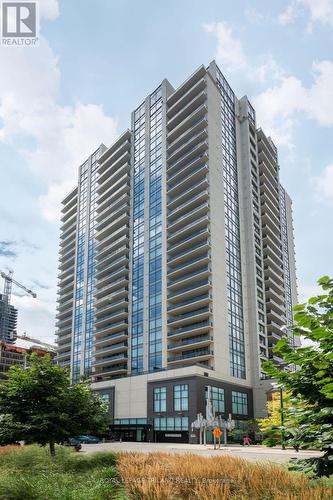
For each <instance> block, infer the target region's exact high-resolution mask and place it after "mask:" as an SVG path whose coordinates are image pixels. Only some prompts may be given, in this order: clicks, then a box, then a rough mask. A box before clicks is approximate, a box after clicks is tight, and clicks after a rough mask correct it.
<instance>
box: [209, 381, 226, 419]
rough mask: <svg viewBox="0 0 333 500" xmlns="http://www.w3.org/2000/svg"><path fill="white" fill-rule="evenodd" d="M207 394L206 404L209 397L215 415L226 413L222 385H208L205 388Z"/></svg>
mask: <svg viewBox="0 0 333 500" xmlns="http://www.w3.org/2000/svg"><path fill="white" fill-rule="evenodd" d="M205 395H206V404H207V401H208V399H210V401H211V403H212V408H213V411H214V413H215V415H218V414H219V413H224V411H225V403H224V389H221V388H220V387H212V386H210V385H207V386H206V388H205Z"/></svg>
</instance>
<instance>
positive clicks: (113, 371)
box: [93, 364, 127, 382]
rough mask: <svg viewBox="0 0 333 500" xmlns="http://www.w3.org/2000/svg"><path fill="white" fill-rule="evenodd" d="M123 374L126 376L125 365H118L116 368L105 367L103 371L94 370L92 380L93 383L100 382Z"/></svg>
mask: <svg viewBox="0 0 333 500" xmlns="http://www.w3.org/2000/svg"><path fill="white" fill-rule="evenodd" d="M125 374H127V365H124V364H119V365H117V366H113V367H107V368H104V369H97V370H96V369H95V370H94V372H93V380H94V381H95V382H98V381H100V380H110V379H112V378H116V377H118V376H121V375H125Z"/></svg>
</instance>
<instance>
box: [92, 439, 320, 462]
mask: <svg viewBox="0 0 333 500" xmlns="http://www.w3.org/2000/svg"><path fill="white" fill-rule="evenodd" d="M97 451H131V452H140V453H152V452H155V451H160V452H164V453H195V454H198V455H201V456H204V457H209V456H221V455H225V456H229V457H230V456H231V457H239V458H245V459H247V460H253V461H257V462H263V461H264V462H279V463H284V462H288V460H290V459H291V458H293V457H294V458H307V457H314V456H319V455H320V454H321V453H320V452H318V451H309V450H307V451H305V450H304V451H303V450H301V451H299V452H298V453H296V452H295V451H294V450H293V449H287V450H281V448H267V447H266V446H249V447H243V446H232V445H231V446H228V447H226V448H224V447H221V449H220V450H214V448H213V446H212V445H207V446H203V445H200V444H178V443H177V444H176V443H126V442H123V443H119V442H115V443H100V444H84V445H82V452H87V453H95V452H97Z"/></svg>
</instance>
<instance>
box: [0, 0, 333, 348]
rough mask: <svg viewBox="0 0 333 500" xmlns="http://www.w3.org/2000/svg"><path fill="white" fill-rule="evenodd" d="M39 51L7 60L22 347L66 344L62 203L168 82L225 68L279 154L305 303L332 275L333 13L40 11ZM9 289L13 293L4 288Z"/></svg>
mask: <svg viewBox="0 0 333 500" xmlns="http://www.w3.org/2000/svg"><path fill="white" fill-rule="evenodd" d="M39 7H40V8H39V11H40V36H39V46H38V47H4V46H2V47H0V71H1V76H0V269H1V270H4V271H7V270H8V269H13V270H14V271H15V275H14V277H15V278H16V279H17V280H18V281H20V282H22V283H23V284H24V285H26V286H27V287H29V288H32V289H34V291H36V293H37V295H38V297H37V299H33V298H32V297H30V296H26V295H24V294H22V293H21V291H20V289H18V288H14V289H13V297H12V303H13V304H14V305H16V306H17V307H18V309H19V320H18V333H19V334H22V333H24V332H26V333H27V334H28V335H31V336H36V337H39V338H40V339H42V340H45V341H52V340H53V339H54V331H55V326H54V324H55V310H56V292H57V273H58V271H57V266H58V239H59V216H60V203H61V199H62V198H63V197H64V195H65V194H66V193H67V192H69V191H70V190H71V189H72V188H73V187H74V185H75V183H76V180H77V169H78V166H79V165H80V164H81V163H82V162H83V161H84V160H85V158H86V157H87V156H88V155H89V154H90V153H92V152H93V151H94V150H95V149H96V147H97V146H98V145H99V144H100V143H104V144H105V145H107V146H108V145H110V144H111V143H112V142H113V140H114V139H115V138H116V137H117V135H118V134H120V133H121V132H122V131H123V130H125V129H126V128H127V127H128V126H129V124H130V113H131V111H132V110H133V109H135V108H136V107H137V106H138V105H139V104H140V103H141V102H142V100H143V99H144V98H145V96H146V95H148V94H149V93H151V92H152V91H153V90H154V89H155V88H156V87H157V86H158V85H159V83H160V82H161V81H162V80H163V78H167V79H168V80H169V81H170V82H171V84H172V85H173V86H174V87H177V86H178V85H180V84H181V82H182V81H184V80H185V79H186V78H187V77H188V76H189V75H190V74H191V73H193V71H194V70H195V69H196V68H197V67H198V66H200V65H201V64H204V65H208V64H209V62H210V61H211V60H212V59H214V58H215V59H216V61H217V63H218V65H219V66H220V68H221V70H222V72H223V73H224V74H225V76H226V77H227V79H228V81H229V83H230V85H231V86H232V88H233V89H234V91H235V93H236V94H237V96H238V97H241V96H243V95H244V94H247V96H248V97H249V99H250V101H251V103H252V104H253V106H254V107H255V109H256V113H257V124H258V126H261V127H262V128H263V129H264V130H265V132H266V134H268V135H271V137H272V139H273V141H274V142H275V144H276V145H277V146H278V148H279V162H280V167H281V170H280V175H281V181H282V183H283V185H284V186H285V188H286V189H287V191H288V192H289V194H290V196H291V197H292V199H293V201H294V226H295V245H296V259H297V274H298V288H299V296H300V301H304V300H305V299H306V298H307V297H309V296H311V295H313V294H315V293H316V292H317V290H318V289H317V286H316V281H317V279H318V278H319V277H320V276H323V275H331V276H332V275H333V259H332V255H333V231H332V229H333V217H332V215H333V136H332V132H333V50H332V49H333V43H332V42H333V0H279V1H273V0H270V1H269V0H251V1H247V0H243V1H242V0H233V2H230V1H228V0H205V2H202V1H200V0H168V1H167V2H162V1H156V0H155V1H153V0H140V1H138V0H117V1H115V0H80V1H78V0H63V1H57V0H40V2H39ZM2 286H3V283H0V287H2Z"/></svg>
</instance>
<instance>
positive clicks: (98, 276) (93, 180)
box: [57, 62, 297, 442]
mask: <svg viewBox="0 0 333 500" xmlns="http://www.w3.org/2000/svg"><path fill="white" fill-rule="evenodd" d="M59 269H60V275H59V279H60V282H59V299H58V314H57V327H58V330H57V335H58V354H57V359H58V363H59V364H61V365H62V366H68V367H70V370H71V377H72V380H73V382H77V381H78V380H80V377H82V376H83V375H86V376H87V375H88V376H91V377H92V380H93V388H94V390H96V391H99V392H100V393H101V394H102V395H103V397H105V398H106V399H108V400H109V402H110V412H111V413H112V416H113V418H114V420H113V427H112V430H113V432H115V433H118V435H119V434H121V435H122V436H123V438H125V439H134V440H145V439H150V440H160V441H165V440H173V441H176V440H186V441H187V440H190V442H196V440H197V439H198V436H197V433H196V431H194V432H192V431H191V423H192V422H193V421H194V420H195V419H196V416H197V414H198V413H203V414H205V401H206V398H207V395H208V394H209V398H210V400H211V402H212V406H213V410H214V411H215V414H216V415H223V416H225V417H227V416H228V415H229V414H230V413H231V414H232V417H233V418H234V419H235V421H236V423H237V425H241V421H242V419H246V418H251V417H253V416H261V415H263V413H264V410H265V401H266V396H265V390H267V381H265V380H264V378H265V376H264V374H263V373H262V369H261V364H262V362H263V361H264V360H266V359H268V358H271V359H273V360H274V361H275V362H276V363H280V362H281V360H280V359H278V358H277V357H276V355H275V354H274V353H273V351H272V347H273V346H274V344H275V343H276V342H277V340H278V339H279V338H280V337H281V336H282V335H291V333H290V332H289V330H288V329H287V328H286V327H285V325H287V324H288V323H289V324H290V322H291V320H292V307H293V305H294V304H295V303H296V300H297V294H296V278H295V259H294V243H293V229H292V211H291V200H290V198H289V196H288V195H287V193H286V192H285V190H284V189H283V188H282V186H281V184H280V181H279V164H278V157H277V150H276V147H275V145H274V143H273V142H272V140H271V139H270V138H269V137H266V135H265V133H264V132H263V131H262V130H261V129H258V128H257V124H256V117H255V111H254V109H253V108H252V106H251V104H250V102H249V101H248V99H247V97H243V98H242V99H240V100H239V99H237V98H236V96H235V94H234V92H233V91H232V89H231V88H230V86H229V84H228V82H227V81H226V80H225V78H224V76H223V75H222V73H221V71H220V70H219V68H218V67H217V65H216V64H215V62H212V63H211V64H210V65H209V67H208V68H205V67H204V66H201V67H200V68H199V69H198V70H197V71H195V73H194V74H193V75H191V76H190V77H189V78H188V79H187V80H186V81H185V82H184V83H183V84H182V85H181V86H180V87H178V88H177V89H176V90H175V89H174V88H173V87H172V85H171V84H170V83H169V82H168V81H167V80H164V81H163V82H162V83H161V85H160V86H159V87H158V88H157V89H156V90H154V92H152V93H151V94H150V95H148V97H146V99H145V100H144V101H143V102H142V103H141V104H140V106H139V107H138V108H137V109H136V110H135V111H134V112H133V113H132V119H131V126H130V129H129V130H127V131H125V132H124V133H123V134H122V135H121V136H120V137H119V138H118V139H117V140H116V141H115V142H114V143H113V144H112V145H111V146H110V147H109V148H106V147H105V146H104V145H101V146H100V147H99V148H98V149H97V150H96V151H95V152H94V153H93V154H92V155H91V156H90V157H89V158H88V159H87V160H86V161H85V163H83V165H81V167H80V168H79V182H78V186H77V187H76V188H75V189H74V190H73V191H72V192H71V193H70V194H69V195H68V196H67V197H66V198H65V199H64V201H63V208H62V228H61V236H60V267H59ZM292 340H293V339H292Z"/></svg>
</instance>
